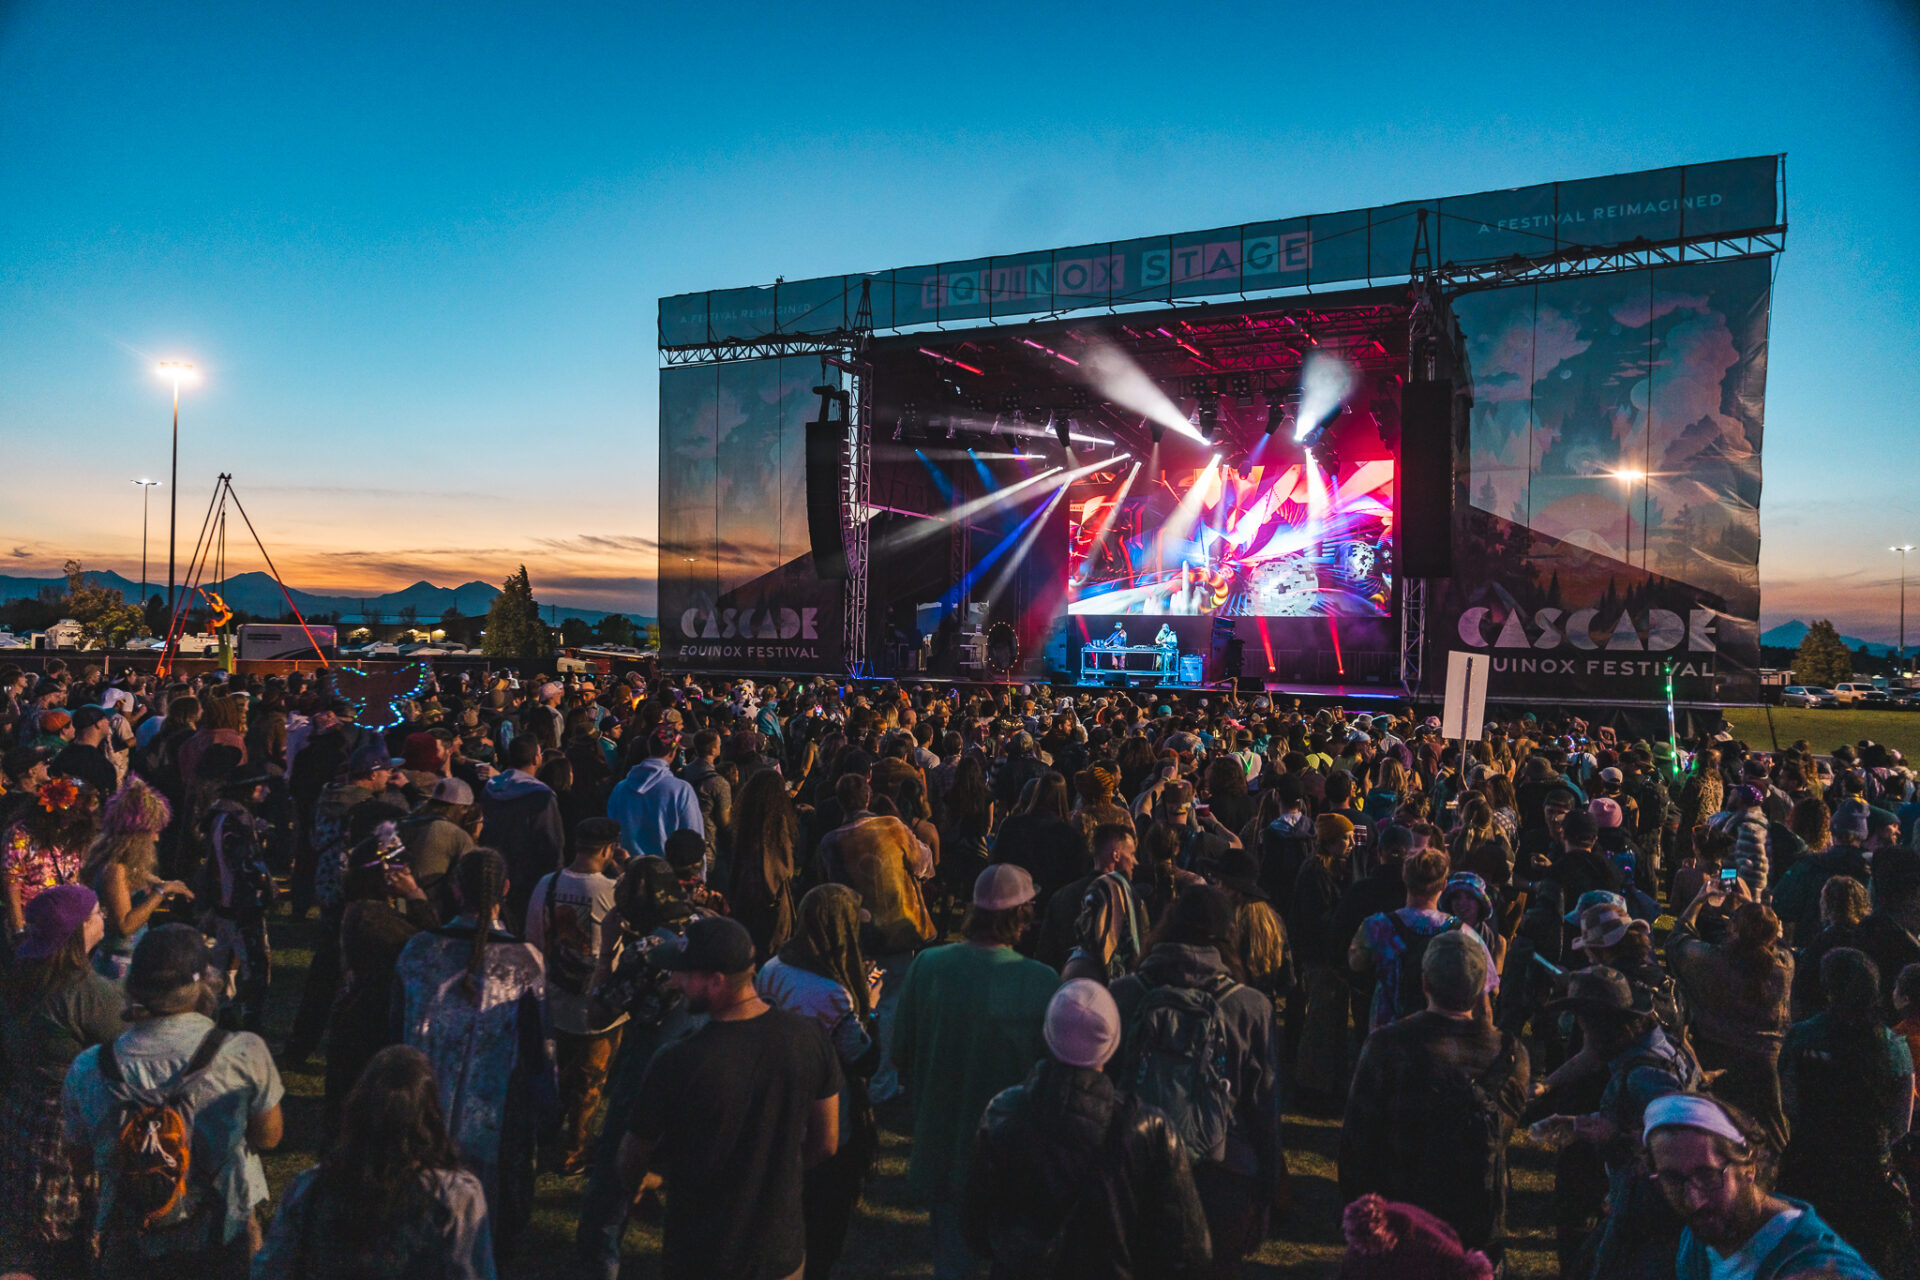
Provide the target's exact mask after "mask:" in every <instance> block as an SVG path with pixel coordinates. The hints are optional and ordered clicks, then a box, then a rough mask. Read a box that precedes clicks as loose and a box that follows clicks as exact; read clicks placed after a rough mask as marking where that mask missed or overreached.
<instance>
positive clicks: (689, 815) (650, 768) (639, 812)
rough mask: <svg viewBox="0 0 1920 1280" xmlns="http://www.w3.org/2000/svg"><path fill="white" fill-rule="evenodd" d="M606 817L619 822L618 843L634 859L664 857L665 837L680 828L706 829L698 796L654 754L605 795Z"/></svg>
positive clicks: (628, 771) (690, 829)
mask: <svg viewBox="0 0 1920 1280" xmlns="http://www.w3.org/2000/svg"><path fill="white" fill-rule="evenodd" d="M607 816H608V817H609V818H612V819H613V820H614V821H615V822H617V823H619V824H620V844H621V846H622V847H623V848H625V849H626V851H627V852H628V853H630V854H632V855H633V856H634V857H636V858H663V857H665V856H666V851H667V837H668V836H670V835H672V834H673V833H674V832H676V831H679V830H681V829H682V828H685V829H687V830H689V831H698V832H699V833H700V834H701V835H703V836H704V835H705V834H706V831H707V824H706V820H705V819H704V818H702V817H701V816H700V797H699V796H698V795H697V794H696V793H695V792H694V789H693V788H692V787H691V786H689V785H688V784H687V783H685V782H683V781H681V780H680V779H679V778H676V777H674V776H673V770H672V769H671V768H670V767H668V765H667V762H666V760H664V759H662V758H660V757H657V756H656V757H651V758H649V759H646V760H642V761H641V762H640V763H639V764H637V765H635V766H633V768H631V769H629V770H627V776H626V777H624V778H622V779H621V780H620V782H619V784H618V785H616V786H615V787H614V789H613V793H612V794H611V795H609V796H608V797H607Z"/></svg>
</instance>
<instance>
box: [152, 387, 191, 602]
mask: <svg viewBox="0 0 1920 1280" xmlns="http://www.w3.org/2000/svg"><path fill="white" fill-rule="evenodd" d="M160 374H161V376H162V377H168V378H172V379H173V473H172V475H171V476H170V477H169V478H168V480H167V621H168V625H169V626H171V625H172V622H173V615H174V599H173V582H174V576H173V575H174V567H173V566H174V556H175V554H176V551H177V548H178V542H177V537H178V531H179V526H180V383H181V382H182V380H185V381H189V382H190V381H192V380H193V366H192V365H190V364H187V363H185V362H184V361H180V360H162V361H161V362H160Z"/></svg>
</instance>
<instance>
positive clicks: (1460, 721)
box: [1440, 649, 1493, 742]
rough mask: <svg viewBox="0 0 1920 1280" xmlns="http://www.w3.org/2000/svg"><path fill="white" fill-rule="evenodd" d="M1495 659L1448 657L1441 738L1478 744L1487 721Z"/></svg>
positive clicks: (1470, 655) (1476, 655)
mask: <svg viewBox="0 0 1920 1280" xmlns="http://www.w3.org/2000/svg"><path fill="white" fill-rule="evenodd" d="M1492 674H1493V657H1492V655H1490V654H1485V653H1462V652H1460V651H1459V650H1458V649H1455V650H1454V651H1452V652H1451V653H1449V654H1447V705H1446V711H1445V713H1444V714H1443V715H1442V716H1441V717H1440V736H1441V737H1443V738H1446V739H1449V740H1452V741H1458V740H1459V739H1461V738H1465V739H1467V740H1468V741H1470V742H1471V741H1477V740H1478V739H1479V737H1480V732H1481V729H1482V728H1483V726H1484V725H1485V722H1486V718H1487V678H1488V677H1489V676H1491V675H1492Z"/></svg>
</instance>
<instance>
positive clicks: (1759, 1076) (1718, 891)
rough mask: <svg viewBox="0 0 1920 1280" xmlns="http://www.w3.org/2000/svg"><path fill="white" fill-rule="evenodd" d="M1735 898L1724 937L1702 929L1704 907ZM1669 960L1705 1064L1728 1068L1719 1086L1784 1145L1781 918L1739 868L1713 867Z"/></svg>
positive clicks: (1685, 915) (1787, 964)
mask: <svg viewBox="0 0 1920 1280" xmlns="http://www.w3.org/2000/svg"><path fill="white" fill-rule="evenodd" d="M1729 903H1731V904H1733V913H1732V915H1731V916H1730V917H1729V919H1728V921H1727V933H1726V938H1725V939H1724V940H1723V941H1721V942H1718V943H1713V942H1708V941H1707V940H1706V939H1705V938H1702V937H1701V936H1700V934H1699V932H1698V922H1699V919H1700V915H1701V913H1702V912H1703V911H1705V910H1707V909H1708V908H1709V907H1712V908H1716V909H1717V908H1719V907H1721V906H1724V905H1726V904H1729ZM1667 968H1668V970H1669V971H1670V972H1671V973H1672V974H1673V976H1674V979H1675V980H1676V981H1677V982H1678V983H1679V984H1680V988H1681V990H1682V991H1683V992H1684V993H1685V994H1686V997H1687V1006H1688V1008H1689V1009H1691V1010H1692V1013H1693V1020H1692V1023H1691V1026H1690V1028H1689V1030H1690V1033H1691V1035H1692V1037H1693V1045H1694V1049H1695V1052H1696V1053H1697V1054H1698V1056H1699V1058H1700V1065H1701V1066H1702V1067H1704V1068H1705V1069H1707V1070H1709V1071H1721V1072H1723V1073H1724V1074H1723V1075H1722V1076H1721V1077H1720V1079H1719V1081H1718V1082H1717V1083H1716V1084H1715V1086H1714V1091H1715V1093H1716V1094H1718V1095H1719V1096H1721V1097H1723V1098H1726V1099H1727V1100H1728V1101H1730V1102H1732V1103H1734V1104H1735V1105H1737V1106H1740V1107H1742V1108H1744V1109H1745V1110H1747V1111H1748V1112H1749V1113H1751V1114H1752V1115H1753V1117H1754V1118H1755V1119H1756V1120H1757V1121H1759V1123H1760V1124H1761V1125H1762V1126H1764V1127H1765V1128H1766V1129H1767V1131H1768V1132H1769V1134H1771V1135H1772V1136H1773V1137H1774V1139H1775V1141H1776V1143H1777V1145H1776V1147H1775V1150H1779V1149H1781V1148H1782V1147H1784V1145H1785V1143H1786V1137H1787V1129H1786V1113H1785V1111H1784V1109H1783V1108H1782V1105H1781V1100H1780V1077H1779V1072H1778V1069H1777V1068H1778V1064H1779V1059H1780V1048H1781V1045H1782V1044H1783V1043H1785V1040H1786V1033H1787V1026H1788V1007H1787V996H1788V992H1789V991H1790V990H1791V988H1792V986H1793V955H1792V953H1790V952H1789V951H1788V950H1787V949H1786V948H1785V947H1784V946H1782V945H1781V943H1780V918H1779V917H1778V916H1776V915H1774V914H1773V909H1772V908H1770V907H1768V906H1766V905H1765V904H1763V903H1759V902H1755V901H1754V900H1753V891H1752V889H1751V888H1749V887H1748V885H1747V882H1746V881H1745V880H1743V879H1741V878H1740V874H1739V871H1738V869H1737V868H1735V869H1733V875H1732V878H1730V879H1727V878H1723V877H1722V876H1721V875H1720V874H1714V875H1711V876H1709V877H1708V878H1707V882H1706V883H1705V884H1703V885H1702V886H1701V887H1700V891H1699V892H1698V893H1697V894H1695V895H1694V898H1693V901H1692V902H1690V903H1688V904H1687V908H1686V910H1684V911H1682V912H1681V913H1680V919H1679V920H1678V921H1677V922H1676V923H1675V924H1674V927H1673V932H1672V933H1671V934H1669V935H1668V937H1667Z"/></svg>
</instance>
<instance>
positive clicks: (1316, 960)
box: [1287, 856, 1353, 973]
mask: <svg viewBox="0 0 1920 1280" xmlns="http://www.w3.org/2000/svg"><path fill="white" fill-rule="evenodd" d="M1336 870H1337V867H1336V868H1329V867H1328V866H1327V864H1326V863H1325V862H1323V861H1322V860H1321V859H1320V858H1319V857H1317V856H1314V857H1309V858H1308V859H1307V860H1306V861H1305V862H1303V863H1301V864H1300V874H1299V875H1298V876H1297V877H1295V879H1294V882H1293V905H1292V908H1291V910H1289V911H1288V912H1287V937H1288V939H1289V940H1290V941H1291V942H1292V943H1293V954H1294V956H1295V958H1296V959H1298V960H1299V962H1300V964H1301V965H1302V966H1303V967H1305V966H1311V965H1332V966H1334V968H1336V969H1337V970H1339V971H1340V972H1341V973H1345V972H1346V970H1347V943H1349V942H1351V941H1352V940H1353V934H1351V933H1349V934H1347V936H1346V937H1344V938H1343V937H1341V936H1340V935H1339V932H1338V930H1336V929H1335V928H1334V927H1333V913H1334V910H1335V908H1337V907H1338V906H1339V903H1340V882H1339V881H1338V880H1337V879H1335V871H1336Z"/></svg>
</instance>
